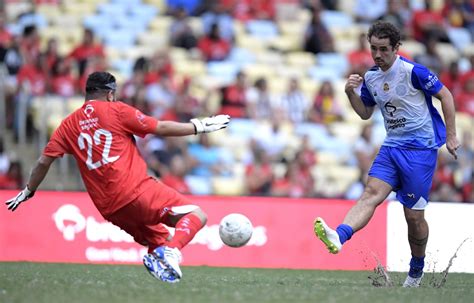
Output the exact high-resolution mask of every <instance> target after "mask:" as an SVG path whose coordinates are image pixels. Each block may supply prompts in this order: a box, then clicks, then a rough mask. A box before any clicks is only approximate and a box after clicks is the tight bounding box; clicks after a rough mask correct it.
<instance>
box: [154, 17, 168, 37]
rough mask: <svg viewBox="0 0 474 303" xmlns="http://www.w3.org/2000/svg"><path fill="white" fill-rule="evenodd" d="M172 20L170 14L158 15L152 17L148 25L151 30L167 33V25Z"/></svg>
mask: <svg viewBox="0 0 474 303" xmlns="http://www.w3.org/2000/svg"><path fill="white" fill-rule="evenodd" d="M172 22H173V18H172V17H170V16H160V17H159V18H154V19H153V20H152V21H151V22H150V24H149V27H150V29H151V30H153V31H157V32H158V34H163V33H167V32H168V31H169V27H170V25H171V23H172Z"/></svg>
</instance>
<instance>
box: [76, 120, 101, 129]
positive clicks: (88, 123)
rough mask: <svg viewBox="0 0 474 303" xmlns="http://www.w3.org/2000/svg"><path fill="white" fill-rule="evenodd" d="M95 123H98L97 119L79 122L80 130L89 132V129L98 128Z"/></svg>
mask: <svg viewBox="0 0 474 303" xmlns="http://www.w3.org/2000/svg"><path fill="white" fill-rule="evenodd" d="M97 122H99V118H97V117H95V118H90V119H86V120H79V126H80V127H81V130H89V129H91V128H95V127H98V124H97Z"/></svg>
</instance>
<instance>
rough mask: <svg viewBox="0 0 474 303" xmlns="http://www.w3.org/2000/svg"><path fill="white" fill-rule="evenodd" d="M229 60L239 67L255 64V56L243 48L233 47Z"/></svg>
mask: <svg viewBox="0 0 474 303" xmlns="http://www.w3.org/2000/svg"><path fill="white" fill-rule="evenodd" d="M227 60H229V61H232V62H234V64H237V65H238V66H239V67H242V66H243V65H245V64H252V63H254V62H255V54H254V53H253V52H251V51H249V50H248V49H245V48H241V47H233V48H232V50H231V52H230V54H229V57H228V58H227Z"/></svg>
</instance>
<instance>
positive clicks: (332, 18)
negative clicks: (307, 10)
mask: <svg viewBox="0 0 474 303" xmlns="http://www.w3.org/2000/svg"><path fill="white" fill-rule="evenodd" d="M321 19H322V21H323V23H324V25H326V27H327V28H343V29H348V28H351V27H352V26H353V25H354V21H353V20H352V16H351V15H350V14H346V13H345V12H341V11H331V10H323V11H322V12H321Z"/></svg>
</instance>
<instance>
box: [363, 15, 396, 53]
mask: <svg viewBox="0 0 474 303" xmlns="http://www.w3.org/2000/svg"><path fill="white" fill-rule="evenodd" d="M372 36H375V37H377V38H378V39H387V38H388V39H389V40H390V45H391V46H392V47H394V48H395V47H396V46H398V45H400V44H401V43H400V40H401V34H400V30H399V29H398V28H397V27H396V26H395V25H393V24H392V23H390V22H387V21H376V22H375V23H373V24H372V26H371V27H370V28H369V31H368V33H367V39H368V40H369V41H370V38H371V37H372Z"/></svg>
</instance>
